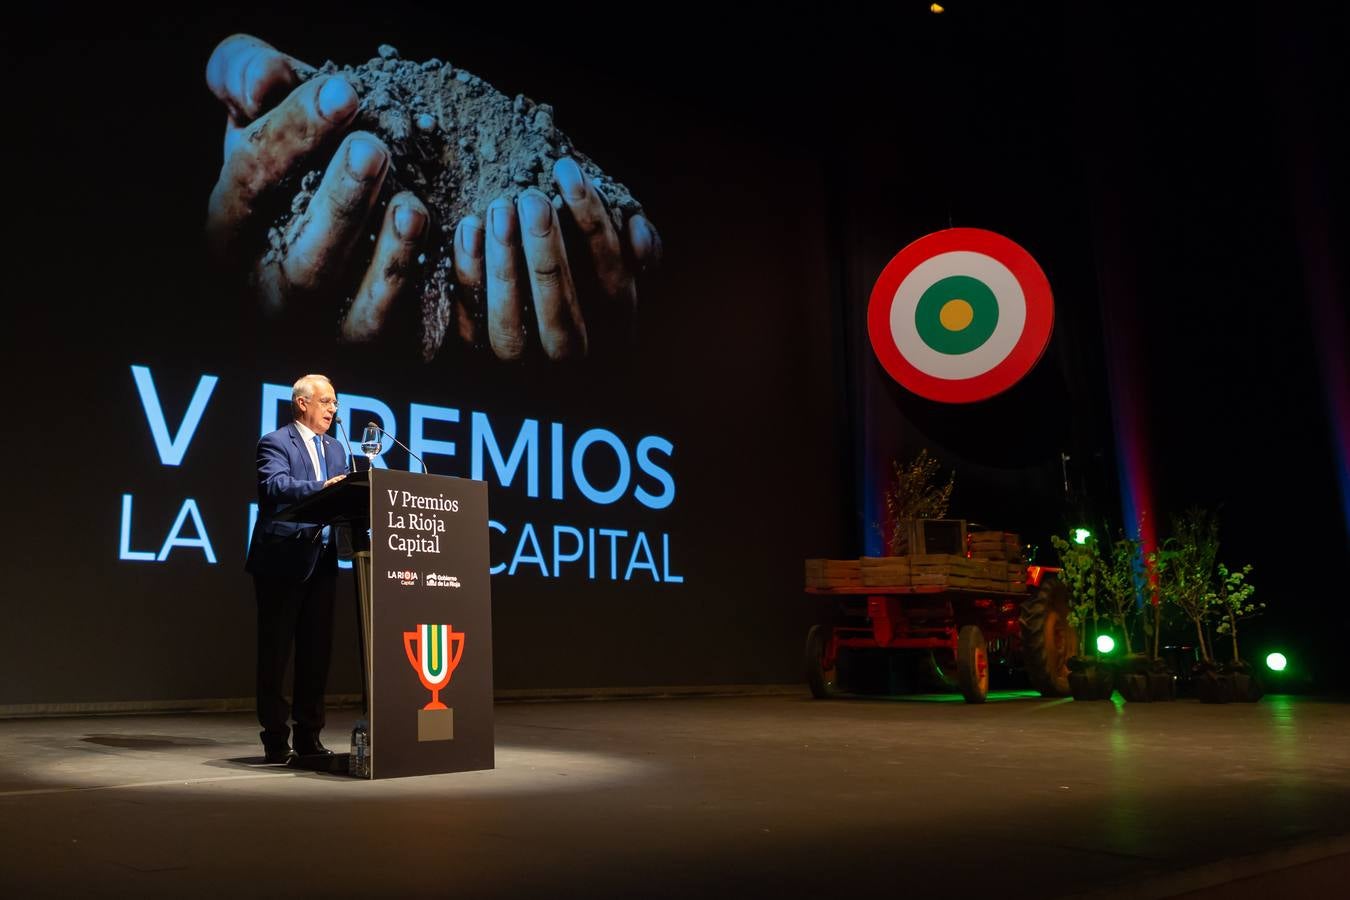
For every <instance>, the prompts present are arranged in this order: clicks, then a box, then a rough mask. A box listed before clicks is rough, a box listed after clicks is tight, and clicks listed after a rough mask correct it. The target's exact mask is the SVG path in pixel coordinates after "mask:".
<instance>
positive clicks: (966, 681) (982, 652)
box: [956, 625, 989, 703]
mask: <svg viewBox="0 0 1350 900" xmlns="http://www.w3.org/2000/svg"><path fill="white" fill-rule="evenodd" d="M956 683H957V686H958V687H960V688H961V696H963V697H965V698H966V702H967V703H983V702H984V701H985V698H987V697H988V696H989V645H988V644H987V643H986V642H985V640H984V633H983V632H981V631H980V628H979V626H978V625H963V626H961V631H960V632H959V633H958V634H957V635H956Z"/></svg>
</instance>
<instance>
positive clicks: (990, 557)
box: [806, 519, 1027, 593]
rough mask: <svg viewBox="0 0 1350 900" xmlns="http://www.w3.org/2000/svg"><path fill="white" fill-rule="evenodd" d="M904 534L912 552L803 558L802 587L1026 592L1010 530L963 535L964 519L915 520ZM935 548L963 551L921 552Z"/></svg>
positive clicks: (1022, 566) (1014, 537)
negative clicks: (855, 556) (842, 557)
mask: <svg viewBox="0 0 1350 900" xmlns="http://www.w3.org/2000/svg"><path fill="white" fill-rule="evenodd" d="M907 535H908V540H907V543H908V546H909V547H910V548H911V549H912V550H913V551H918V552H911V553H909V554H907V555H904V556H864V557H863V558H862V559H858V560H851V559H849V560H839V559H808V560H807V561H806V586H807V587H808V588H815V589H824V590H829V589H838V588H853V587H864V588H866V587H877V588H882V587H934V588H960V589H964V590H973V591H998V592H1000V593H1025V592H1026V575H1027V573H1026V564H1025V561H1024V560H1023V558H1022V546H1021V541H1020V540H1019V538H1018V536H1017V535H1016V534H1014V533H1011V532H1004V531H973V532H969V533H967V530H966V523H965V522H964V521H962V520H960V519H943V520H922V519H921V520H916V522H915V523H914V524H913V525H912V526H911V527H909V528H908V529H907ZM929 545H933V546H932V547H930V546H929ZM953 545H954V546H953ZM939 547H940V548H941V549H943V550H949V551H950V550H955V549H956V548H958V547H960V548H966V552H925V551H928V550H930V549H938V548H939ZM967 554H968V555H967Z"/></svg>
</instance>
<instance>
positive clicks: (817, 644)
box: [806, 625, 843, 700]
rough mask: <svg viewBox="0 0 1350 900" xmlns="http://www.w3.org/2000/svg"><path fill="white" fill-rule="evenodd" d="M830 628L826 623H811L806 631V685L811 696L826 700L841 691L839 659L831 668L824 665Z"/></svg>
mask: <svg viewBox="0 0 1350 900" xmlns="http://www.w3.org/2000/svg"><path fill="white" fill-rule="evenodd" d="M831 631H832V629H831V628H830V626H828V625H812V626H811V630H810V631H808V632H807V633H806V685H807V687H809V688H810V689H811V696H812V697H815V698H816V699H817V700H828V699H830V698H831V697H837V696H839V695H840V694H841V693H843V687H842V684H841V682H840V680H839V660H838V659H836V660H835V662H834V666H833V667H832V668H829V669H826V668H825V666H824V660H825V648H826V647H827V646H829V643H830V633H831Z"/></svg>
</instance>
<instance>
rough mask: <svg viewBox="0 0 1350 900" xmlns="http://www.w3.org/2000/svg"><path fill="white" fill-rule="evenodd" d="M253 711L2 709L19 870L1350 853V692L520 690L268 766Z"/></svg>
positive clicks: (1343, 861)
mask: <svg viewBox="0 0 1350 900" xmlns="http://www.w3.org/2000/svg"><path fill="white" fill-rule="evenodd" d="M354 717H355V716H354V713H353V712H351V711H345V712H344V711H337V712H334V713H333V714H332V717H331V720H330V725H329V728H328V730H327V731H325V733H324V738H325V740H326V742H327V743H328V744H329V746H330V747H333V748H334V749H346V743H347V740H346V735H347V732H348V731H349V729H350V727H351V724H352V721H353V719H354ZM256 738H257V727H256V724H255V723H254V721H253V720H252V717H251V716H248V715H238V714H213V715H165V716H138V717H105V718H81V719H41V720H11V721H0V835H2V836H3V837H2V839H0V892H3V894H4V895H5V896H7V897H32V896H55V897H69V896H134V895H155V896H220V895H236V896H279V895H301V896H310V895H315V896H348V895H357V894H359V895H363V896H367V897H376V896H408V895H417V896H428V895H455V896H460V897H527V896H528V897H537V898H553V897H681V898H688V897H701V896H719V897H720V896H741V897H806V896H813V897H821V896H824V897H831V896H837V897H868V896H907V897H943V898H951V897H976V896H980V897H989V896H993V897H1000V898H1007V897H1010V898H1016V897H1035V898H1039V900H1045V898H1049V897H1057V896H1069V895H1076V894H1089V895H1100V896H1121V897H1126V896H1128V897H1144V896H1172V895H1176V894H1178V893H1183V892H1185V891H1200V892H1201V893H1199V894H1197V895H1196V896H1214V897H1218V896H1223V897H1224V898H1225V900H1233V898H1238V897H1245V896H1263V895H1264V896H1268V895H1269V894H1270V893H1272V892H1278V893H1279V894H1280V895H1281V896H1282V898H1284V900H1287V898H1290V897H1298V896H1305V895H1306V896H1314V895H1315V892H1316V894H1317V895H1319V896H1338V895H1342V894H1341V891H1342V890H1344V888H1343V885H1344V883H1345V880H1346V879H1347V878H1350V705H1347V704H1344V703H1339V702H1330V701H1319V700H1312V699H1306V698H1292V697H1278V696H1274V697H1267V698H1266V699H1265V700H1263V701H1262V702H1261V703H1259V704H1256V705H1237V704H1234V705H1231V706H1202V705H1200V704H1199V703H1197V702H1195V701H1182V702H1177V703H1169V704H1153V705H1149V704H1140V705H1127V704H1124V703H1121V702H1117V703H1075V702H1072V701H1067V700H1066V701H1045V700H1040V699H1031V698H1030V697H1026V696H1015V695H1009V696H1004V697H1002V698H1000V701H999V702H990V703H989V704H987V705H985V706H967V705H965V704H963V703H960V702H956V703H952V702H931V701H924V700H922V699H905V700H873V699H867V700H836V701H828V702H821V701H812V700H810V699H809V698H808V697H806V695H805V692H804V690H803V691H802V692H801V693H796V694H786V693H784V694H780V695H767V696H745V697H701V698H684V699H653V700H625V701H593V702H565V703H511V704H501V705H499V706H498V707H497V734H496V741H497V768H496V769H495V770H493V771H486V772H473V773H465V774H460V775H439V776H432V777H425V778H408V779H395V780H389V781H376V782H360V781H355V780H351V779H348V778H345V777H338V776H331V775H319V774H311V773H297V772H294V771H292V770H288V769H284V768H276V767H268V766H263V765H261V764H260V763H261V759H260V753H261V751H260V748H259V747H258V744H257V740H256ZM1237 879H1245V880H1237ZM1235 880H1237V881H1236V883H1233V884H1229V885H1228V886H1227V887H1217V886H1219V885H1223V884H1225V883H1226V882H1233V881H1235ZM1322 884H1325V885H1327V887H1323V888H1322V889H1321V891H1320V892H1317V891H1316V888H1317V886H1318V885H1322ZM1332 884H1335V885H1336V888H1334V889H1330V893H1328V889H1329V888H1330V885H1332ZM1304 891H1306V892H1307V893H1306V894H1305V893H1304Z"/></svg>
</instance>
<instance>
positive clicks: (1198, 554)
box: [1157, 508, 1232, 703]
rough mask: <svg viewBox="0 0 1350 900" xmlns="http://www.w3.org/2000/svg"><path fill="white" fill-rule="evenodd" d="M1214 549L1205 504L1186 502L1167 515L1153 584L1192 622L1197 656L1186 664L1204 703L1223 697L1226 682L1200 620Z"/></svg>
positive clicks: (1205, 614) (1206, 605) (1215, 532)
mask: <svg viewBox="0 0 1350 900" xmlns="http://www.w3.org/2000/svg"><path fill="white" fill-rule="evenodd" d="M1218 552H1219V524H1218V519H1217V518H1216V517H1215V515H1214V514H1213V513H1211V512H1209V511H1208V510H1204V509H1200V508H1192V509H1189V510H1187V511H1186V512H1185V513H1183V514H1182V515H1180V516H1178V517H1176V518H1175V519H1174V520H1173V525H1172V535H1171V537H1169V538H1167V540H1165V541H1163V544H1162V548H1161V549H1160V550H1159V552H1158V557H1157V558H1158V563H1157V565H1158V590H1159V592H1160V593H1161V594H1162V598H1163V601H1164V602H1166V603H1168V604H1169V605H1171V606H1172V607H1173V608H1175V609H1176V610H1178V611H1179V612H1180V613H1181V614H1182V615H1183V616H1184V617H1185V618H1186V619H1187V620H1189V621H1190V623H1191V624H1192V625H1193V626H1194V627H1195V640H1196V644H1195V645H1196V648H1197V650H1198V651H1199V653H1200V659H1199V660H1198V661H1196V663H1195V665H1194V667H1193V668H1192V672H1191V675H1192V680H1193V682H1194V684H1195V690H1196V695H1197V696H1198V697H1199V698H1200V699H1201V701H1203V702H1206V703H1227V702H1228V701H1229V700H1230V699H1232V696H1231V695H1232V683H1231V682H1230V681H1229V680H1228V679H1227V678H1225V677H1221V673H1220V671H1219V666H1218V664H1217V663H1215V661H1214V654H1213V652H1212V651H1211V649H1210V645H1209V640H1208V639H1207V638H1206V636H1205V631H1206V628H1205V625H1206V623H1207V622H1208V620H1209V618H1210V616H1211V614H1212V612H1213V605H1212V603H1211V599H1210V598H1211V596H1212V594H1213V592H1214V591H1213V585H1214V577H1215V572H1216V569H1215V565H1216V557H1217V556H1218Z"/></svg>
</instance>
